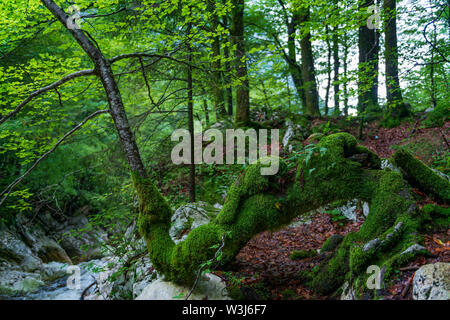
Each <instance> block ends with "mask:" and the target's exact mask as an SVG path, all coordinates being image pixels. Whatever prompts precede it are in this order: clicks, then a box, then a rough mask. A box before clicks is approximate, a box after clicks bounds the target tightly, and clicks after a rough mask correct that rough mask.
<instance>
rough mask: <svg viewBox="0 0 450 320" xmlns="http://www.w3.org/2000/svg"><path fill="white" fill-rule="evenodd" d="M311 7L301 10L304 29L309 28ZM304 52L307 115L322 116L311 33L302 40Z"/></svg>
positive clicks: (300, 20)
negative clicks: (307, 24)
mask: <svg viewBox="0 0 450 320" xmlns="http://www.w3.org/2000/svg"><path fill="white" fill-rule="evenodd" d="M309 10H310V9H309V7H307V8H304V9H301V12H300V13H299V22H300V24H301V25H302V27H303V28H307V29H308V27H307V26H305V23H307V22H308V21H309ZM300 48H301V52H302V74H303V84H304V88H305V100H306V111H307V114H309V115H313V116H320V111H319V94H318V93H317V83H316V72H315V68H314V56H313V52H312V45H311V32H310V31H309V29H308V30H307V31H306V33H305V34H304V35H302V38H301V40H300Z"/></svg>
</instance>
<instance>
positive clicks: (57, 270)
mask: <svg viewBox="0 0 450 320" xmlns="http://www.w3.org/2000/svg"><path fill="white" fill-rule="evenodd" d="M67 267H68V264H67V263H61V262H56V261H53V262H50V263H46V264H44V265H43V266H42V269H41V276H42V279H44V280H45V281H52V280H55V279H59V278H62V277H65V276H66V275H67Z"/></svg>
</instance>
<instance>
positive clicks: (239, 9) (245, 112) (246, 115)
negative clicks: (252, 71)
mask: <svg viewBox="0 0 450 320" xmlns="http://www.w3.org/2000/svg"><path fill="white" fill-rule="evenodd" d="M233 4H234V8H233V10H232V22H231V30H232V32H231V34H232V37H233V43H234V44H235V45H236V52H235V65H236V76H237V77H238V78H239V79H240V80H241V84H240V85H238V86H237V88H236V116H235V124H236V126H245V125H247V124H248V123H249V122H250V91H249V80H248V74H247V62H246V61H243V60H244V59H245V39H244V9H245V3H244V0H233Z"/></svg>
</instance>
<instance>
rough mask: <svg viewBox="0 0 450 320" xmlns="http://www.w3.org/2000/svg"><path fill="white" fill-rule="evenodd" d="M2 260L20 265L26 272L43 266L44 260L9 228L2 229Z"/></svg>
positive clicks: (0, 238)
mask: <svg viewBox="0 0 450 320" xmlns="http://www.w3.org/2000/svg"><path fill="white" fill-rule="evenodd" d="M0 260H3V261H6V262H8V263H12V264H17V265H20V266H21V267H22V269H23V270H24V271H26V272H29V271H35V270H38V269H40V268H41V266H42V261H41V260H40V259H39V258H38V257H36V256H35V255H34V254H33V252H32V251H31V249H30V248H28V247H27V245H26V244H25V243H24V242H23V241H22V240H21V239H19V238H18V237H17V235H15V234H14V233H12V232H11V231H9V230H7V229H1V230H0Z"/></svg>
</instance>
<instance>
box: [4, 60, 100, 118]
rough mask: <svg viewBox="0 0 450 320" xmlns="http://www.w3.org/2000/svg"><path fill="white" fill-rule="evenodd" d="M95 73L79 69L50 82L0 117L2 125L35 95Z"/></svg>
mask: <svg viewBox="0 0 450 320" xmlns="http://www.w3.org/2000/svg"><path fill="white" fill-rule="evenodd" d="M94 74H95V71H94V70H93V69H89V70H82V71H77V72H74V73H71V74H69V75H67V76H65V77H64V78H62V79H60V80H58V81H56V82H53V83H52V84H49V85H47V86H45V87H42V88H41V89H39V90H36V91H34V92H32V93H31V94H30V95H29V96H28V97H27V98H26V99H25V100H23V101H22V102H21V103H20V104H19V105H18V106H17V107H16V108H15V109H14V110H13V111H11V112H10V113H8V114H7V115H6V116H4V117H3V118H1V119H0V125H1V124H2V123H4V122H5V121H6V120H8V119H9V118H11V117H12V116H13V115H15V114H17V113H18V112H19V111H20V110H21V109H22V108H23V107H24V106H25V105H27V104H28V103H29V102H30V101H31V100H33V99H34V98H35V97H37V96H39V95H41V94H42V93H44V92H47V91H50V90H52V89H55V88H57V87H59V86H60V85H62V84H64V83H66V82H68V81H70V80H72V79H75V78H79V77H83V76H90V75H94Z"/></svg>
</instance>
